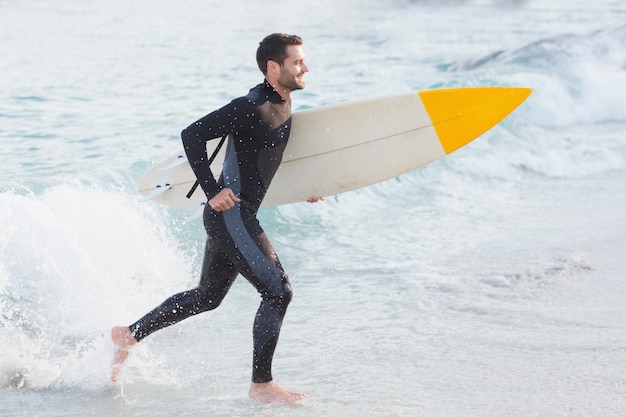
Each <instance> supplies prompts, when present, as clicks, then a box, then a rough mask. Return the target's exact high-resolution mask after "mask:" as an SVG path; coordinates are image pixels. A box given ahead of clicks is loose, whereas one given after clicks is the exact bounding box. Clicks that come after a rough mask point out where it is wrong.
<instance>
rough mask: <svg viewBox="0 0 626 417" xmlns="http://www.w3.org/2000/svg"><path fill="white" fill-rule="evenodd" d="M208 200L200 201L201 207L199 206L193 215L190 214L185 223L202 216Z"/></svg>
mask: <svg viewBox="0 0 626 417" xmlns="http://www.w3.org/2000/svg"><path fill="white" fill-rule="evenodd" d="M206 204H207V203H206V201H204V202H202V203H200V207H198V208H197V209H196V211H194V212H193V214H192V215H191V216H189V217H188V218H187V220H185V223H189V222H191V221H194V220H196V219H197V218H198V217H200V216H202V213H204V207H205V206H206Z"/></svg>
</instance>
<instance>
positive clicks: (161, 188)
mask: <svg viewBox="0 0 626 417" xmlns="http://www.w3.org/2000/svg"><path fill="white" fill-rule="evenodd" d="M170 188H172V184H170V183H167V184H164V185H160V184H159V185H157V186H156V187H154V190H152V191H151V192H150V193H148V194H147V195H146V196H144V198H143V201H148V200H152V199H153V198H155V197H158V196H160V195H161V194H163V193H164V192H166V191H167V190H169V189H170Z"/></svg>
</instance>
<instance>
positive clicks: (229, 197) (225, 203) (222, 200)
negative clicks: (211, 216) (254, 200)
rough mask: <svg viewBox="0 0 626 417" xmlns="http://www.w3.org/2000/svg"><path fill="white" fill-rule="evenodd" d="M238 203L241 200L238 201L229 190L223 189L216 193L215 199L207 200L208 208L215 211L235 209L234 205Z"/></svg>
mask: <svg viewBox="0 0 626 417" xmlns="http://www.w3.org/2000/svg"><path fill="white" fill-rule="evenodd" d="M240 201H241V199H239V197H237V196H236V195H235V193H233V191H232V190H231V189H230V188H224V189H223V190H222V191H220V192H219V193H217V195H216V196H215V197H213V198H212V199H210V200H209V206H211V208H212V209H213V210H215V211H226V210H228V209H231V208H233V207H235V203H238V202H240Z"/></svg>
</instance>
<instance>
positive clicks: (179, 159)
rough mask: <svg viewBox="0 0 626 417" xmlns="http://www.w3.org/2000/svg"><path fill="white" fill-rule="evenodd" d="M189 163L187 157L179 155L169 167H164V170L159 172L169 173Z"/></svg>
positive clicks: (160, 169) (161, 169)
mask: <svg viewBox="0 0 626 417" xmlns="http://www.w3.org/2000/svg"><path fill="white" fill-rule="evenodd" d="M185 162H187V157H186V156H185V155H178V156H177V157H176V159H175V160H174V161H173V162H172V163H171V164H169V165H166V166H164V167H163V168H159V171H167V170H168V169H172V168H176V167H177V166H179V165H182V164H184V163H185Z"/></svg>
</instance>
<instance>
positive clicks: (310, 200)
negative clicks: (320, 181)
mask: <svg viewBox="0 0 626 417" xmlns="http://www.w3.org/2000/svg"><path fill="white" fill-rule="evenodd" d="M306 201H307V202H308V203H317V202H318V201H324V197H309V198H308V199H307V200H306Z"/></svg>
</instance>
